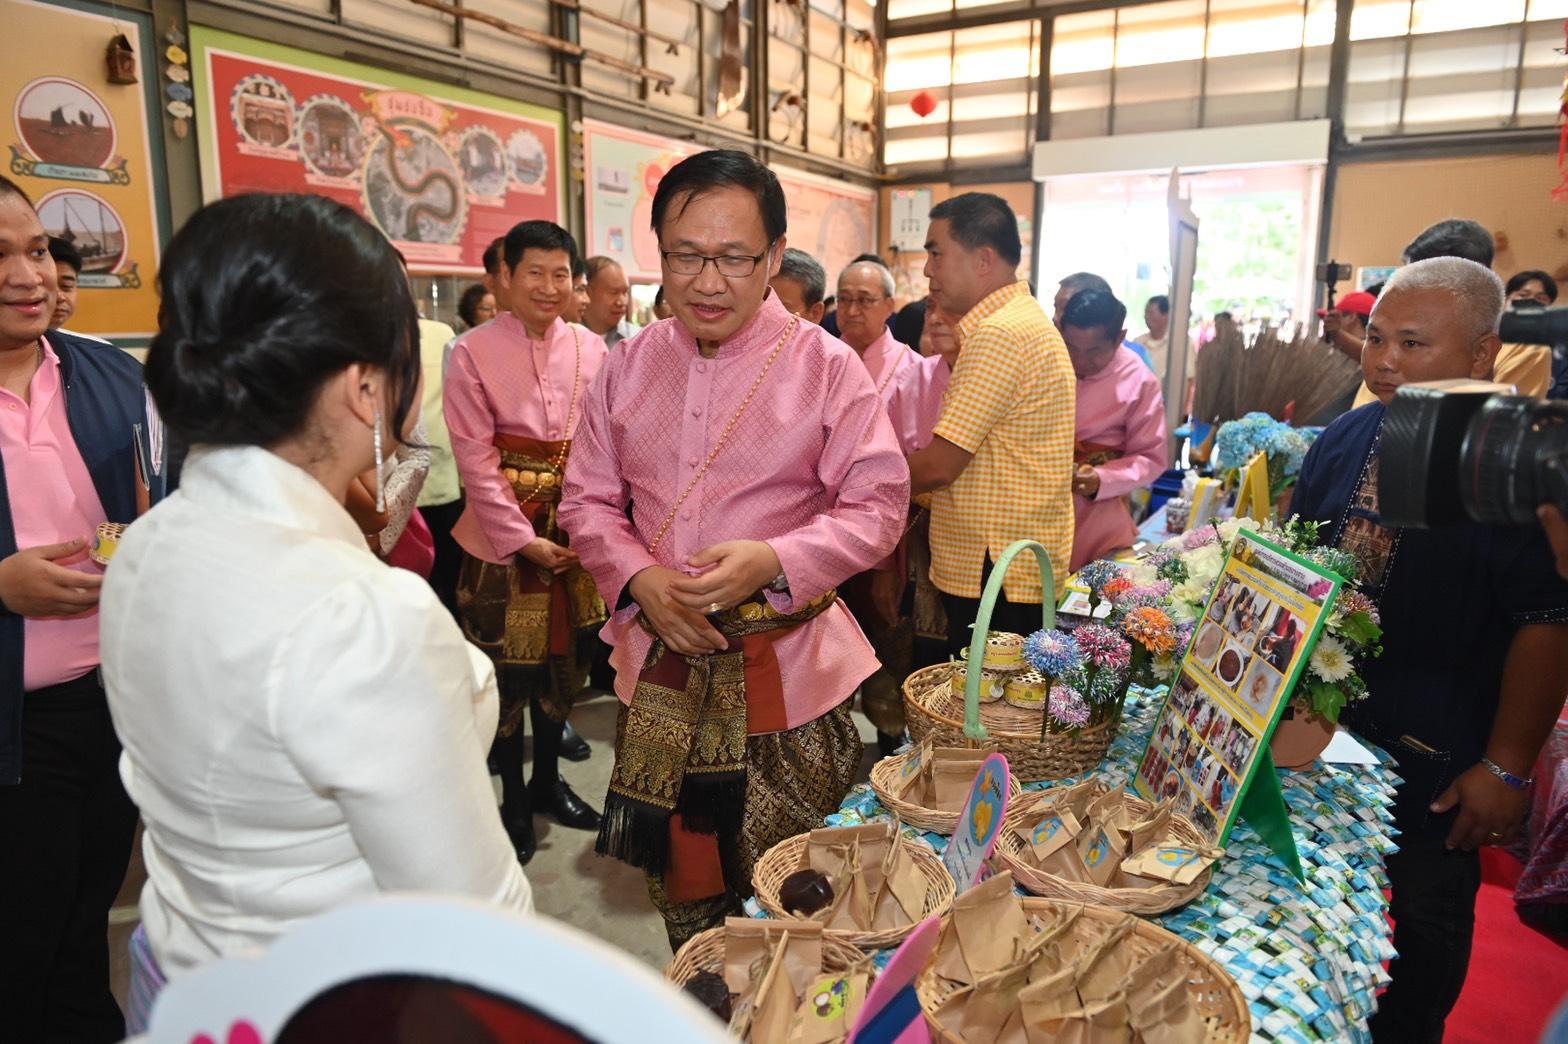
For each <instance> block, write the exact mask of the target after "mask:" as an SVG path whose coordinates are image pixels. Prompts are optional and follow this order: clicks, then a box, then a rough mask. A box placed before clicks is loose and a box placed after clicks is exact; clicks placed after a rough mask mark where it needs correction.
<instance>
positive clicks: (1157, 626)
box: [1025, 518, 1383, 723]
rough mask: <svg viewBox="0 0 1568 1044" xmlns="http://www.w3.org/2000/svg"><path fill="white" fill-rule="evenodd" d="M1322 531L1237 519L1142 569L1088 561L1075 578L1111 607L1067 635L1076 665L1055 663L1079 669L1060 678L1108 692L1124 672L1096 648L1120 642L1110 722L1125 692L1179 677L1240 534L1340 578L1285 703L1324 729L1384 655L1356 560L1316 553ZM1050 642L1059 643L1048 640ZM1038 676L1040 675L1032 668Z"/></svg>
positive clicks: (1164, 549)
mask: <svg viewBox="0 0 1568 1044" xmlns="http://www.w3.org/2000/svg"><path fill="white" fill-rule="evenodd" d="M1318 529H1319V525H1318V523H1315V522H1304V521H1301V520H1299V519H1296V518H1292V519H1291V520H1290V521H1288V522H1285V523H1283V524H1276V523H1272V522H1271V523H1258V522H1255V521H1253V520H1252V519H1249V518H1233V519H1227V520H1226V521H1224V522H1219V523H1215V524H1210V525H1207V526H1203V527H1201V528H1199V529H1195V530H1193V531H1191V532H1189V533H1185V534H1182V535H1181V536H1177V537H1173V538H1171V539H1170V540H1167V541H1166V542H1165V543H1163V544H1161V545H1160V546H1159V547H1158V548H1156V549H1155V550H1154V552H1153V553H1152V554H1150V555H1148V556H1147V557H1145V558H1143V559H1141V560H1140V561H1138V562H1134V563H1129V564H1123V563H1117V562H1110V561H1106V560H1101V561H1097V562H1091V563H1089V564H1088V565H1086V566H1084V568H1083V569H1082V570H1080V571H1079V574H1078V577H1079V580H1080V581H1081V582H1082V583H1083V584H1084V586H1085V587H1087V588H1089V590H1090V593H1091V601H1092V602H1095V603H1096V604H1097V603H1098V602H1100V601H1106V602H1109V603H1110V604H1111V606H1112V611H1111V615H1110V617H1109V618H1108V620H1107V621H1106V623H1105V625H1103V626H1102V625H1098V624H1090V625H1086V626H1084V627H1080V628H1078V629H1077V630H1076V631H1074V632H1073V634H1072V635H1071V636H1067V637H1068V638H1069V640H1075V641H1074V648H1075V649H1076V650H1078V652H1079V656H1078V659H1077V660H1076V661H1072V662H1071V663H1069V661H1071V657H1070V656H1069V657H1067V658H1065V659H1058V660H1057V661H1054V662H1057V663H1062V664H1068V665H1069V666H1071V667H1074V668H1076V669H1077V671H1078V673H1076V674H1075V673H1071V672H1064V675H1063V677H1065V678H1066V680H1067V684H1068V685H1069V686H1072V685H1074V683H1075V682H1078V681H1080V680H1082V681H1083V682H1084V684H1086V685H1087V686H1088V688H1089V689H1090V690H1091V693H1093V692H1102V691H1103V690H1100V689H1096V685H1097V684H1098V685H1102V686H1103V685H1104V684H1105V682H1104V680H1103V678H1102V675H1105V674H1108V675H1109V676H1110V677H1119V676H1120V675H1121V669H1120V668H1119V667H1117V666H1116V664H1118V663H1120V660H1119V658H1118V657H1116V656H1115V655H1114V654H1108V653H1106V652H1104V651H1102V650H1103V649H1104V647H1105V646H1108V645H1112V643H1111V642H1110V641H1109V638H1115V637H1120V638H1121V639H1123V640H1124V641H1125V642H1126V643H1127V646H1128V650H1129V653H1130V655H1129V656H1128V658H1127V663H1126V665H1125V681H1123V682H1122V683H1121V684H1120V686H1119V688H1117V689H1113V690H1112V691H1111V692H1110V694H1109V698H1108V699H1107V700H1106V702H1105V703H1104V704H1103V707H1104V708H1105V710H1104V711H1103V713H1104V714H1106V715H1107V716H1108V715H1110V714H1120V712H1121V705H1122V702H1123V701H1124V700H1125V698H1126V691H1127V685H1128V684H1138V685H1151V684H1154V683H1166V682H1169V681H1170V680H1171V679H1172V678H1174V677H1175V674H1176V670H1177V668H1178V666H1179V665H1180V662H1181V656H1182V653H1183V651H1184V650H1185V649H1186V648H1187V644H1188V642H1189V641H1190V639H1191V638H1192V632H1193V629H1194V628H1195V627H1196V626H1197V623H1198V621H1199V620H1200V619H1201V618H1202V616H1203V611H1204V608H1205V607H1206V606H1207V604H1208V601H1209V597H1210V595H1211V594H1212V592H1213V590H1214V584H1215V582H1216V581H1218V579H1219V576H1220V573H1221V571H1223V569H1224V568H1225V560H1226V558H1227V557H1228V556H1229V554H1230V549H1231V545H1232V544H1233V543H1234V542H1235V540H1236V536H1237V534H1238V533H1240V532H1241V531H1242V530H1248V531H1251V532H1254V533H1256V534H1257V535H1258V536H1259V537H1262V538H1263V539H1265V540H1268V541H1271V542H1272V543H1275V544H1278V545H1279V546H1281V547H1283V548H1285V549H1286V550H1287V551H1290V552H1291V553H1293V554H1296V555H1298V556H1300V557H1302V558H1305V559H1306V560H1307V561H1309V562H1312V563H1313V564H1315V565H1318V566H1321V567H1322V568H1324V569H1327V570H1329V571H1331V572H1334V573H1337V574H1339V576H1341V577H1342V578H1343V579H1344V580H1345V584H1344V586H1343V587H1341V589H1340V594H1339V600H1338V601H1337V602H1336V603H1335V606H1334V610H1333V612H1332V613H1330V614H1329V617H1328V620H1327V622H1326V625H1325V628H1324V631H1323V633H1322V635H1321V636H1320V637H1319V638H1318V643H1317V645H1316V647H1314V649H1313V652H1312V656H1311V658H1310V659H1309V660H1308V663H1307V669H1306V671H1305V672H1304V673H1303V674H1302V676H1301V680H1300V681H1299V682H1298V683H1297V685H1296V689H1295V692H1294V693H1293V694H1292V696H1291V705H1292V706H1293V707H1295V708H1296V709H1297V710H1299V711H1303V712H1306V713H1310V714H1312V715H1314V716H1316V717H1319V718H1322V719H1324V720H1326V721H1328V722H1330V723H1332V722H1336V721H1338V720H1339V715H1340V712H1341V711H1342V710H1343V709H1344V708H1345V706H1346V705H1347V704H1351V703H1355V702H1358V701H1360V700H1363V699H1365V698H1366V696H1367V687H1366V683H1365V682H1364V681H1363V680H1362V678H1361V673H1360V665H1361V664H1363V663H1365V662H1366V660H1368V659H1371V658H1373V657H1376V656H1380V655H1382V652H1383V646H1382V637H1383V630H1382V627H1381V621H1380V620H1379V618H1378V611H1377V606H1376V605H1375V604H1373V602H1372V600H1371V599H1370V598H1368V597H1367V596H1366V595H1365V594H1364V593H1362V592H1361V591H1360V590H1359V588H1358V587H1357V586H1356V583H1357V572H1358V566H1357V562H1356V558H1355V556H1354V555H1352V554H1350V553H1349V552H1348V551H1344V550H1341V549H1340V548H1336V547H1320V546H1319V545H1318ZM1325 583H1326V581H1325ZM1105 631H1109V632H1112V633H1111V634H1110V636H1109V638H1108V637H1107V636H1106V635H1104V634H1101V633H1100V632H1105ZM1085 632H1089V633H1088V634H1086V633H1085ZM1037 638H1038V635H1031V636H1030V638H1029V641H1028V642H1027V643H1026V646H1025V656H1026V657H1027V658H1030V660H1031V662H1034V661H1033V657H1032V656H1031V655H1030V650H1031V649H1032V648H1037V647H1040V646H1041V644H1042V643H1041V642H1039V641H1037V640H1036V639H1037ZM1086 640H1087V641H1088V643H1089V644H1090V645H1091V646H1093V647H1094V648H1095V649H1096V651H1097V652H1098V653H1099V659H1098V662H1096V663H1095V664H1094V666H1095V668H1096V671H1095V673H1094V674H1093V675H1090V674H1089V673H1088V671H1087V669H1086V668H1085V663H1086V662H1087V661H1088V657H1086V656H1084V655H1083V653H1082V649H1083V646H1084V643H1085V641H1086ZM1047 644H1050V645H1053V646H1054V645H1055V643H1054V642H1052V643H1047ZM1112 647H1113V648H1114V646H1112ZM1036 669H1039V667H1038V664H1036ZM1041 673H1045V672H1044V671H1042V672H1041ZM1047 676H1048V677H1049V675H1047ZM1086 702H1087V704H1088V705H1089V708H1090V712H1091V713H1090V719H1089V720H1104V718H1103V717H1102V718H1099V719H1096V718H1094V712H1095V710H1096V709H1098V706H1100V705H1097V704H1096V702H1095V699H1094V698H1093V695H1089V696H1088V697H1086Z"/></svg>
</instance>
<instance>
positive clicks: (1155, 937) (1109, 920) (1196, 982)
mask: <svg viewBox="0 0 1568 1044" xmlns="http://www.w3.org/2000/svg"><path fill="white" fill-rule="evenodd" d="M1080 905H1082V904H1079V903H1062V902H1058V901H1057V900H1054V899H1025V900H1023V907H1024V912H1025V913H1040V914H1044V913H1052V914H1055V913H1060V912H1061V907H1063V906H1080ZM1124 916H1126V915H1125V914H1120V913H1117V912H1115V911H1113V910H1104V909H1099V908H1097V907H1094V906H1085V907H1083V913H1082V915H1080V917H1079V918H1078V920H1077V921H1076V922H1074V924H1075V927H1074V929H1073V930H1074V931H1075V932H1079V933H1085V932H1087V931H1088V930H1089V929H1090V926H1091V924H1092V922H1095V921H1099V922H1102V923H1104V924H1106V925H1112V924H1115V923H1117V922H1118V921H1120V920H1121V919H1122V918H1123V917H1124ZM1080 938H1081V939H1087V938H1089V936H1087V935H1083V934H1080ZM1172 944H1174V945H1175V946H1176V947H1177V948H1178V953H1177V961H1178V962H1179V963H1180V964H1181V966H1182V967H1183V968H1184V969H1185V971H1186V975H1187V992H1188V993H1189V994H1190V995H1191V996H1192V1002H1193V1005H1194V1006H1195V1007H1196V1008H1197V1009H1198V1012H1199V1014H1201V1015H1202V1016H1203V1025H1204V1029H1205V1030H1206V1031H1207V1032H1206V1033H1205V1034H1204V1036H1203V1038H1202V1044H1245V1042H1246V1041H1247V1040H1249V1039H1250V1038H1251V1036H1252V1013H1251V1012H1250V1011H1248V1009H1247V999H1246V997H1245V996H1243V995H1242V992H1241V987H1240V986H1238V985H1237V984H1236V980H1235V979H1233V978H1232V977H1231V975H1230V973H1229V972H1227V971H1226V970H1225V969H1224V968H1223V967H1222V966H1221V965H1220V963H1219V962H1218V961H1216V960H1215V959H1214V958H1212V957H1210V956H1209V955H1208V954H1206V953H1204V952H1203V951H1202V950H1200V949H1198V948H1197V947H1196V946H1194V945H1192V944H1191V943H1189V942H1187V941H1186V940H1185V939H1183V938H1181V937H1180V936H1177V935H1173V934H1172V933H1170V932H1168V931H1166V930H1165V929H1164V928H1161V927H1159V926H1157V925H1153V924H1150V923H1149V922H1148V921H1138V922H1137V923H1136V924H1135V925H1134V926H1133V930H1132V931H1131V932H1129V933H1128V935H1127V939H1126V941H1124V942H1123V943H1122V945H1123V946H1132V947H1136V948H1137V951H1138V954H1139V956H1140V957H1142V956H1146V955H1148V954H1152V953H1154V952H1155V951H1157V950H1161V949H1164V948H1165V947H1167V946H1170V945H1172ZM915 988H916V990H917V991H918V992H919V994H920V1004H921V1006H922V1007H924V1008H925V1012H926V1022H927V1023H928V1024H929V1025H930V1027H931V1035H932V1037H933V1038H934V1039H936V1040H939V1041H943V1042H945V1044H977V1042H975V1041H967V1040H965V1039H964V1038H962V1037H959V1036H957V1035H956V1034H954V1033H951V1032H949V1031H948V1029H947V1028H946V1027H944V1026H943V1025H941V1024H940V1023H939V1022H937V1021H936V1017H935V1012H936V1009H937V1007H938V1006H939V1005H940V1004H941V1003H942V1002H943V1001H944V1000H946V999H947V997H948V995H949V994H950V993H951V992H952V988H951V987H950V986H947V985H946V984H944V983H942V981H941V980H940V979H938V978H937V977H936V973H935V970H934V968H933V967H927V968H926V970H925V971H924V972H922V973H921V975H920V979H919V980H918V981H917V982H916V984H915ZM985 1044H989V1042H985ZM1193 1044H1199V1042H1197V1041H1194V1042H1193Z"/></svg>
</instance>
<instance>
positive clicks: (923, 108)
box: [909, 91, 936, 119]
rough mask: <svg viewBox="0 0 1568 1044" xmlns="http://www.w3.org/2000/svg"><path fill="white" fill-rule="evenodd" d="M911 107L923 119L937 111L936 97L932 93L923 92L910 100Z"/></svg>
mask: <svg viewBox="0 0 1568 1044" xmlns="http://www.w3.org/2000/svg"><path fill="white" fill-rule="evenodd" d="M909 107H910V108H911V109H914V110H915V115H916V116H919V117H920V118H921V119H924V118H925V117H927V116H929V115H931V114H932V113H933V112H935V111H936V95H934V94H932V93H931V92H930V91H921V92H920V93H919V94H917V95H915V96H914V97H913V98H911V99H909Z"/></svg>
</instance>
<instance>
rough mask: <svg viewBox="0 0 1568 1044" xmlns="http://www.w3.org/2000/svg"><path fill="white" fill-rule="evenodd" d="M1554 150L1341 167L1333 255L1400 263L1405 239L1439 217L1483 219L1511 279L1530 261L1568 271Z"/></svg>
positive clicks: (1566, 214)
mask: <svg viewBox="0 0 1568 1044" xmlns="http://www.w3.org/2000/svg"><path fill="white" fill-rule="evenodd" d="M1562 181H1563V177H1562V175H1561V174H1560V173H1559V172H1558V170H1557V157H1556V155H1555V154H1550V153H1543V154H1538V155H1517V156H1476V157H1471V158H1467V159H1430V160H1428V159H1422V160H1392V161H1388V162H1380V163H1354V164H1347V165H1345V166H1342V167H1340V168H1339V180H1338V182H1337V184H1336V185H1335V188H1334V210H1333V216H1332V218H1331V220H1332V225H1331V228H1330V238H1329V256H1330V257H1332V258H1333V259H1334V260H1336V261H1339V262H1342V263H1348V264H1352V265H1355V266H1357V267H1361V266H1363V265H1397V264H1399V261H1400V253H1401V252H1402V251H1403V250H1404V247H1405V244H1407V243H1409V242H1410V240H1412V239H1414V238H1415V236H1416V234H1417V233H1419V232H1420V231H1421V230H1422V229H1424V228H1426V227H1427V226H1428V225H1430V224H1432V223H1433V222H1434V221H1441V220H1442V219H1444V218H1450V217H1462V218H1471V219H1473V220H1475V221H1479V222H1481V224H1483V225H1485V226H1486V227H1487V228H1488V229H1490V230H1491V232H1492V235H1493V236H1495V237H1496V238H1497V243H1498V251H1497V260H1496V261H1495V262H1494V264H1493V267H1494V268H1496V269H1497V272H1498V274H1499V275H1501V276H1503V277H1504V278H1505V279H1506V278H1507V277H1508V276H1510V275H1512V274H1513V273H1515V272H1517V271H1520V270H1521V269H1526V268H1540V269H1545V270H1546V271H1548V272H1551V273H1553V274H1554V275H1557V276H1558V277H1562V276H1565V275H1568V203H1561V202H1558V201H1556V200H1554V199H1552V190H1553V189H1554V188H1556V187H1557V186H1558V185H1559V184H1560V183H1562Z"/></svg>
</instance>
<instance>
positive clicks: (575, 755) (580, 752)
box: [561, 722, 593, 761]
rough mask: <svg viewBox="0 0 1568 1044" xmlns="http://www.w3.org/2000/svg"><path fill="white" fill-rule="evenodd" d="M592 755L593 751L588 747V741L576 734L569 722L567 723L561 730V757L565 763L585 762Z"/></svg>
mask: <svg viewBox="0 0 1568 1044" xmlns="http://www.w3.org/2000/svg"><path fill="white" fill-rule="evenodd" d="M592 755H593V749H592V748H591V747H589V746H588V741H587V740H585V739H583V738H582V737H581V736H579V735H578V734H577V730H576V729H574V728H572V723H571V722H567V723H566V727H565V728H564V729H562V730H561V757H563V758H565V759H566V760H567V761H587V760H588V759H589V758H590V757H591V756H592Z"/></svg>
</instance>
